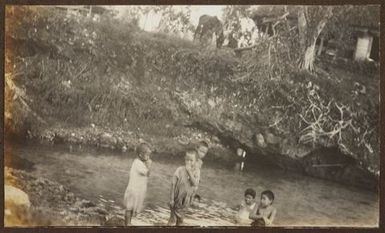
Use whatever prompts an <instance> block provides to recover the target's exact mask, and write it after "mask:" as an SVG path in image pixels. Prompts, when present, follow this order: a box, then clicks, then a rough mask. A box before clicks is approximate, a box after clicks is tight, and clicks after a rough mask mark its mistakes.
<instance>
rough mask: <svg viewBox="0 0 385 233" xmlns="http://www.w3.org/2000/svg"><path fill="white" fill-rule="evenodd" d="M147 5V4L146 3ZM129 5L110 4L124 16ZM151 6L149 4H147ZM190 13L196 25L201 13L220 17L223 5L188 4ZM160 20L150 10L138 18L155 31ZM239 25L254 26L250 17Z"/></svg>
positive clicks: (147, 27) (142, 24) (148, 28)
mask: <svg viewBox="0 0 385 233" xmlns="http://www.w3.org/2000/svg"><path fill="white" fill-rule="evenodd" d="M147 6H148V5H147ZM187 6H188V5H177V6H174V9H175V10H176V11H184V10H185V9H186V7H187ZM129 7H131V6H111V7H109V8H112V9H114V10H116V11H117V12H118V17H124V14H125V11H127V9H128V8H129ZM149 7H151V6H149ZM189 7H190V9H191V15H190V21H191V23H192V24H193V25H194V26H195V27H196V26H197V25H198V22H199V17H201V16H202V15H210V16H217V17H218V18H219V19H222V14H223V9H224V8H225V7H226V6H225V5H204V6H203V5H190V6H189ZM257 7H258V6H256V5H255V6H252V8H257ZM160 20H161V15H160V14H159V13H154V12H150V13H149V14H148V15H147V16H146V15H143V16H142V17H140V19H139V26H140V27H141V28H142V29H143V30H145V31H156V30H157V28H158V26H159V22H160ZM241 26H242V29H243V30H250V29H251V28H252V27H253V26H254V22H252V20H251V19H241Z"/></svg>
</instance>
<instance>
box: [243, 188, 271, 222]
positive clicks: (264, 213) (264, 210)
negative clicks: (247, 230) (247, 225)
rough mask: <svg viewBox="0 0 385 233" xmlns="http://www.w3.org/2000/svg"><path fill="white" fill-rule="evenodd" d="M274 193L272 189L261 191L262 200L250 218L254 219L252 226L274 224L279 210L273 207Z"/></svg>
mask: <svg viewBox="0 0 385 233" xmlns="http://www.w3.org/2000/svg"><path fill="white" fill-rule="evenodd" d="M273 201H274V193H273V192H272V191H270V190H266V191H263V192H262V193H261V202H260V203H259V205H256V206H255V207H254V209H253V211H252V212H251V213H250V216H249V217H250V219H252V220H254V221H253V222H252V223H251V226H254V227H264V226H269V225H272V223H273V221H274V218H275V215H276V213H277V210H276V209H275V208H274V207H273Z"/></svg>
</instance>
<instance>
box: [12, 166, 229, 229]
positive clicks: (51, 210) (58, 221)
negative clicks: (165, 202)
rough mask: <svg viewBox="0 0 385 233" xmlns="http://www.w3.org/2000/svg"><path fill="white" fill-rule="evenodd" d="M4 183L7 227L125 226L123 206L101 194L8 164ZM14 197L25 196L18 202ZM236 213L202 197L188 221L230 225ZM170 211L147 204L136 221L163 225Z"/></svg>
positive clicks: (140, 223) (191, 209)
mask: <svg viewBox="0 0 385 233" xmlns="http://www.w3.org/2000/svg"><path fill="white" fill-rule="evenodd" d="M5 185H6V187H7V188H6V192H5V226H123V225H124V210H123V209H122V205H121V204H120V203H115V201H113V200H108V199H106V198H104V197H103V196H102V195H99V198H98V200H97V201H90V200H86V199H83V198H82V197H81V196H80V195H78V194H74V193H73V192H71V191H70V190H69V189H68V188H67V187H65V186H63V185H61V184H59V183H57V182H54V181H51V180H48V179H45V178H43V177H34V176H32V175H29V174H28V173H27V172H25V171H21V170H16V169H12V168H9V167H5ZM7 190H12V192H10V191H8V192H7ZM15 196H18V197H19V196H23V197H24V199H23V201H20V200H21V199H20V198H19V199H18V201H15V200H16V199H15ZM235 213H236V212H235V210H234V209H232V208H229V207H227V206H226V204H225V203H222V202H217V201H214V200H207V199H202V200H201V202H200V203H195V205H194V206H193V207H192V208H190V210H189V212H188V216H187V217H186V221H185V223H186V225H188V226H231V225H234V221H233V216H234V214H235ZM169 214H170V213H169V210H168V209H166V208H163V207H160V206H153V205H152V206H148V207H147V208H146V209H145V210H144V211H143V212H142V213H141V214H139V215H138V216H137V217H136V218H135V219H134V220H133V224H134V225H139V226H164V225H166V223H167V221H168V218H169Z"/></svg>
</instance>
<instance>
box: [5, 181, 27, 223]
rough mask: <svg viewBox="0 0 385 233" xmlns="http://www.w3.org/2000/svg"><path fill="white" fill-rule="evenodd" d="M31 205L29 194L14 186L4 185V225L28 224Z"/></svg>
mask: <svg viewBox="0 0 385 233" xmlns="http://www.w3.org/2000/svg"><path fill="white" fill-rule="evenodd" d="M30 206H31V202H30V201H29V197H28V195H27V194H26V193H25V192H24V191H22V190H20V189H18V188H15V187H13V186H10V185H4V225H5V226H24V225H28V219H29V215H28V211H29V208H30Z"/></svg>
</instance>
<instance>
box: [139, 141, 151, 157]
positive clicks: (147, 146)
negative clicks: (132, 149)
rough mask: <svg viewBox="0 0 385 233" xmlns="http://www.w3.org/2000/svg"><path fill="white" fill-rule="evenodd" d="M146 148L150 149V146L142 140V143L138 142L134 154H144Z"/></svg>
mask: <svg viewBox="0 0 385 233" xmlns="http://www.w3.org/2000/svg"><path fill="white" fill-rule="evenodd" d="M148 150H150V151H151V147H150V145H149V144H147V143H145V142H143V143H140V144H139V145H138V146H137V147H136V154H137V155H142V154H145V153H146V152H147V151H148Z"/></svg>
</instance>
